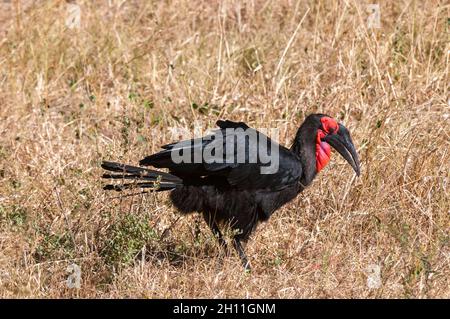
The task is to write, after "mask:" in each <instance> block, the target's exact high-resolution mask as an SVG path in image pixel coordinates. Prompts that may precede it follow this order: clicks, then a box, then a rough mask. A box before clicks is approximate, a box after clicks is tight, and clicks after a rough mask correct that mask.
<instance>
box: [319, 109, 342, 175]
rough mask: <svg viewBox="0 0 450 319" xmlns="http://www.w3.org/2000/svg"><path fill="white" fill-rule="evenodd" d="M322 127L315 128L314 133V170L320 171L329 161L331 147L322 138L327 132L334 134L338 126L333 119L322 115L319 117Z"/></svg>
mask: <svg viewBox="0 0 450 319" xmlns="http://www.w3.org/2000/svg"><path fill="white" fill-rule="evenodd" d="M320 121H321V122H322V129H318V130H317V135H316V170H317V173H318V172H320V171H321V170H322V169H323V168H324V167H325V166H326V165H327V164H328V162H329V161H330V155H331V148H330V145H329V144H328V143H326V142H323V141H322V139H323V138H324V137H325V136H327V135H328V134H335V133H336V132H337V131H338V130H339V126H338V124H337V122H336V120H335V119H332V118H331V117H327V116H324V117H322V118H321V119H320Z"/></svg>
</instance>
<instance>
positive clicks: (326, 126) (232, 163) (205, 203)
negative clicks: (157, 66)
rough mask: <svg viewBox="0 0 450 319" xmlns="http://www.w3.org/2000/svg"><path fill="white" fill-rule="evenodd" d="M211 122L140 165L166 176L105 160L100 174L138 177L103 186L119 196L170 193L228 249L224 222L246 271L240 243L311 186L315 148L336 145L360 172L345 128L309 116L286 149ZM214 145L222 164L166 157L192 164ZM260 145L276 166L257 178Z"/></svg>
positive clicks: (236, 125) (241, 126) (236, 126)
mask: <svg viewBox="0 0 450 319" xmlns="http://www.w3.org/2000/svg"><path fill="white" fill-rule="evenodd" d="M217 125H218V126H219V129H218V130H217V131H215V132H213V133H212V134H211V135H209V136H206V137H203V138H200V139H193V140H187V141H181V142H177V143H172V144H168V145H165V146H163V147H162V149H163V150H162V151H160V152H158V153H156V154H153V155H150V156H147V157H145V158H144V159H142V160H141V161H140V162H139V164H140V165H141V166H153V167H156V168H167V169H169V173H165V172H161V171H156V170H150V169H147V168H143V167H136V166H130V165H124V164H119V163H114V162H103V164H102V167H103V168H104V169H105V170H108V171H112V172H115V174H110V173H106V174H104V175H103V177H104V178H110V179H127V180H137V181H135V182H133V181H131V182H127V183H122V184H110V185H106V186H105V187H104V188H105V189H108V190H109V189H114V190H119V191H120V190H122V189H126V188H134V187H140V188H151V189H152V190H156V191H165V190H170V191H171V193H170V199H171V201H172V202H173V204H174V206H175V207H176V208H177V209H178V210H179V211H180V212H181V213H183V214H188V213H193V212H199V213H201V214H202V215H203V217H204V220H205V221H206V223H207V224H208V225H209V227H210V228H211V230H212V231H213V233H214V234H215V235H216V236H217V237H218V240H219V242H220V243H221V245H226V242H225V240H224V239H223V236H222V234H221V232H220V229H219V225H221V224H223V223H228V224H229V225H230V227H231V228H232V229H233V230H235V232H234V233H235V235H234V238H233V245H234V247H235V248H236V250H237V251H238V253H239V256H240V258H241V260H242V262H243V264H244V265H245V267H248V266H249V264H248V260H247V257H246V255H245V253H244V250H243V248H242V246H241V241H246V240H247V239H248V238H249V236H250V234H251V233H252V231H253V230H254V229H255V228H256V226H257V224H258V222H260V221H265V220H267V219H268V218H269V217H270V216H271V215H272V214H273V213H274V212H275V211H276V210H277V209H279V208H280V207H281V206H283V205H284V204H286V203H288V202H289V201H291V200H292V199H294V198H295V197H296V196H297V195H298V194H299V193H300V192H301V191H303V189H304V188H305V187H307V186H308V185H309V184H310V183H311V182H312V180H313V179H314V177H315V176H316V174H317V172H318V170H320V168H318V167H319V166H318V165H319V164H318V162H317V161H318V156H319V155H318V153H317V152H318V151H320V150H319V149H318V148H319V147H320V146H321V145H322V146H323V144H320V143H325V144H329V145H331V146H332V147H333V148H335V149H336V150H337V151H338V152H339V153H340V154H341V155H342V156H343V157H344V158H345V159H346V160H347V161H348V162H349V163H350V164H351V165H352V167H353V168H354V170H355V171H356V173H357V174H358V175H359V160H358V156H357V154H356V151H355V148H354V146H353V142H352V141H351V138H350V134H349V133H348V130H347V129H346V128H345V127H344V126H343V125H342V124H337V123H336V121H335V120H333V119H332V118H330V117H329V116H327V115H323V114H312V115H309V116H308V117H307V118H306V119H305V121H304V123H303V124H302V125H301V126H300V128H299V129H298V131H297V134H296V136H295V139H294V142H293V144H292V146H291V147H290V148H289V149H288V148H285V147H284V146H281V145H279V144H277V143H276V142H274V141H272V140H270V139H269V138H268V137H266V136H265V135H263V134H262V133H260V132H258V131H256V130H253V129H251V128H249V127H248V126H247V125H246V124H245V123H242V122H232V121H218V122H217ZM243 131H245V132H247V133H248V132H250V133H254V134H256V135H257V136H258V141H259V138H261V137H262V138H264V139H263V141H265V142H264V143H262V144H261V143H255V141H254V140H251V139H249V138H246V136H245V135H242V134H240V132H243ZM250 135H251V134H250ZM319 138H321V139H320V140H319ZM214 143H215V144H214ZM219 143H220V144H221V145H222V146H223V147H222V151H223V154H215V155H220V156H222V157H223V158H224V159H226V160H225V161H223V162H219V163H218V162H208V161H206V160H204V159H201V160H200V161H198V160H197V162H193V163H186V162H181V163H178V162H175V161H174V160H173V157H172V154H173V153H172V152H178V153H179V154H190V160H191V161H193V160H194V158H195V154H196V152H197V155H198V154H200V155H201V154H203V153H202V152H204V151H205V150H206V149H207V148H208V147H209V148H211V147H212V146H216V147H217V146H220V145H219ZM266 143H267V144H266ZM318 143H319V144H318ZM261 145H262V146H263V147H267V154H269V155H271V154H274V155H276V153H272V152H274V150H275V149H274V147H275V148H276V149H277V150H278V156H279V157H278V159H279V166H278V169H277V170H276V171H274V172H273V173H271V174H262V173H261V168H262V167H267V166H268V164H267V163H266V162H264V161H263V159H262V158H261V157H260V156H256V158H255V157H252V156H254V154H255V152H256V153H257V154H259V153H258V151H259V148H260V147H261ZM264 145H266V146H264ZM228 147H231V149H232V150H234V153H233V152H231V153H232V155H233V156H234V158H233V156H231V158H230V152H228V153H227V152H226V150H228ZM325 148H326V145H325ZM218 149H219V150H220V148H218ZM239 150H240V151H243V153H244V154H245V161H244V162H242V158H241V161H239V160H238V158H237V157H238V156H237V152H238V151H239ZM184 152H187V153H184ZM198 158H199V157H197V159H198ZM252 159H253V160H252ZM328 159H329V157H328ZM328 159H327V160H328Z"/></svg>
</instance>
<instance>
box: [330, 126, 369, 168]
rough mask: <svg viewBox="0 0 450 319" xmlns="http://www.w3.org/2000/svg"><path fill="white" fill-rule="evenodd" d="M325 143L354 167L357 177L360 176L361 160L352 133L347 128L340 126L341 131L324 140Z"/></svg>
mask: <svg viewBox="0 0 450 319" xmlns="http://www.w3.org/2000/svg"><path fill="white" fill-rule="evenodd" d="M323 141H324V142H327V143H328V144H330V145H331V146H332V147H333V148H334V149H335V150H336V151H338V153H339V154H341V155H342V157H343V158H345V160H346V161H347V162H348V163H349V164H350V165H351V166H352V167H353V169H354V170H355V172H356V175H358V176H359V174H360V170H359V159H358V154H357V153H356V149H355V146H354V145H353V142H352V138H351V137H350V132H349V131H348V130H347V128H346V127H345V126H344V125H342V124H339V130H338V131H337V133H336V134H328V135H327V136H325V137H324V138H323Z"/></svg>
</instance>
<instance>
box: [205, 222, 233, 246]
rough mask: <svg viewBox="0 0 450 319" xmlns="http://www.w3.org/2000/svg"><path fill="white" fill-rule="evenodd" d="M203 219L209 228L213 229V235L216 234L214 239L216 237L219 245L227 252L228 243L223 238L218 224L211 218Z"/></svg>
mask: <svg viewBox="0 0 450 319" xmlns="http://www.w3.org/2000/svg"><path fill="white" fill-rule="evenodd" d="M203 217H204V219H205V221H206V223H207V224H208V226H209V228H210V229H211V231H212V233H213V234H214V237H216V238H217V240H218V241H219V245H220V246H221V247H223V248H225V250H226V249H227V242H226V241H225V239H224V238H223V235H222V232H221V231H220V229H219V226H218V225H217V223H216V222H215V221H214V220H212V218H211V217H210V216H206V215H203Z"/></svg>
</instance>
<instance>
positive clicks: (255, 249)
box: [0, 0, 450, 298]
mask: <svg viewBox="0 0 450 319" xmlns="http://www.w3.org/2000/svg"><path fill="white" fill-rule="evenodd" d="M76 3H78V4H79V5H80V8H81V20H80V26H79V28H77V27H74V28H68V27H67V26H66V18H67V10H68V9H67V3H66V2H63V1H19V0H13V1H3V2H1V4H0V6H1V10H0V11H1V13H0V15H1V16H0V118H1V120H0V132H1V135H0V296H1V297H275V298H278V297H280V298H291V297H308V298H315V297H395V298H409V297H418V298H429V297H444V298H449V297H450V267H449V263H450V248H449V245H450V236H449V228H450V213H449V211H450V203H449V187H448V186H449V178H450V169H449V168H450V167H449V166H450V164H449V159H450V158H449V157H450V153H449V140H450V139H449V132H450V125H449V121H450V119H449V116H450V110H449V109H450V107H449V104H448V103H449V101H448V99H449V95H448V84H449V22H448V17H449V10H450V8H449V5H448V2H445V1H408V0H400V1H387V2H380V11H381V19H380V28H372V29H369V28H368V25H367V19H368V16H369V12H368V11H367V6H366V3H363V2H360V1H353V0H348V1H321V0H317V1H295V0H291V1H287V0H285V1H256V0H254V1H246V2H240V1H231V0H227V1H223V2H220V3H219V2H218V1H217V2H216V1H192V0H186V1H185V0H172V1H115V0H112V1H95V2H94V1H76ZM375 22H376V21H375ZM311 112H325V113H328V114H330V115H332V116H334V117H336V118H337V119H339V120H341V121H342V122H343V123H345V125H346V126H347V127H348V128H349V129H350V131H351V132H352V134H353V139H354V141H355V144H356V145H357V149H358V151H359V154H360V157H361V159H362V176H361V177H360V178H355V176H354V173H353V171H352V170H351V168H350V166H349V165H347V164H346V163H344V161H343V160H342V159H341V158H340V157H339V156H334V157H333V158H332V161H331V163H330V165H329V166H328V167H327V168H326V169H325V170H324V171H323V172H321V174H320V176H319V177H318V178H317V179H316V180H315V181H314V183H313V185H312V186H311V187H310V188H309V189H307V190H306V191H305V192H304V193H303V194H301V195H300V196H299V197H298V198H297V199H296V200H295V201H293V202H292V203H291V204H289V205H287V206H286V207H284V208H283V209H282V210H280V211H278V212H277V213H276V214H275V215H274V216H273V217H272V218H271V220H270V221H269V222H268V223H264V224H261V225H260V226H259V228H258V229H257V231H256V232H255V234H254V236H253V237H252V240H251V241H250V242H249V243H248V245H247V252H248V255H249V257H250V259H251V262H252V265H253V271H252V273H251V274H246V273H244V272H243V271H242V269H241V266H240V264H239V260H238V258H237V257H236V256H235V255H233V256H232V257H229V258H225V260H224V263H223V265H221V264H220V256H219V253H218V251H219V250H218V247H217V245H216V243H215V240H214V238H213V237H212V235H211V234H210V232H209V231H208V230H207V229H206V227H205V226H204V224H203V222H202V221H201V220H200V219H199V218H198V217H196V216H188V217H182V218H180V219H178V215H176V214H175V212H174V210H173V208H172V207H171V206H170V203H169V202H168V198H167V194H157V195H154V194H150V195H140V196H136V197H126V198H122V199H114V198H112V197H113V196H116V195H117V194H111V193H108V194H107V193H105V192H104V191H103V190H102V188H101V186H102V182H101V180H100V179H99V175H100V174H101V170H100V169H99V163H100V161H101V160H102V159H112V160H120V161H124V162H129V163H136V162H137V161H138V160H139V159H140V158H142V157H143V156H144V155H146V154H149V153H152V152H155V151H157V150H158V147H159V146H160V145H162V144H163V143H168V142H170V139H171V136H170V134H169V128H171V127H184V128H188V129H189V128H192V125H193V122H194V121H198V122H199V123H201V124H202V125H203V127H205V128H206V127H212V126H213V125H214V122H215V121H216V120H217V119H218V118H229V119H233V120H243V121H246V122H248V123H249V124H250V125H252V126H254V127H276V128H279V129H280V132H281V134H280V141H281V142H282V143H284V144H289V143H290V140H291V138H292V137H293V135H294V133H295V130H296V129H297V127H298V126H299V124H300V123H301V122H302V120H303V118H304V117H305V114H308V113H311ZM72 263H76V264H77V265H79V267H80V268H81V282H80V288H79V289H76V288H72V289H71V288H68V287H67V284H66V279H67V277H68V276H69V275H70V272H67V267H68V266H69V265H70V264H72ZM377 267H379V270H380V280H381V281H380V285H377V280H376V279H377V278H376V277H377V274H376V272H377ZM371 278H372V279H374V280H375V281H372V285H368V280H369V284H370V283H371V281H370V280H371Z"/></svg>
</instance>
